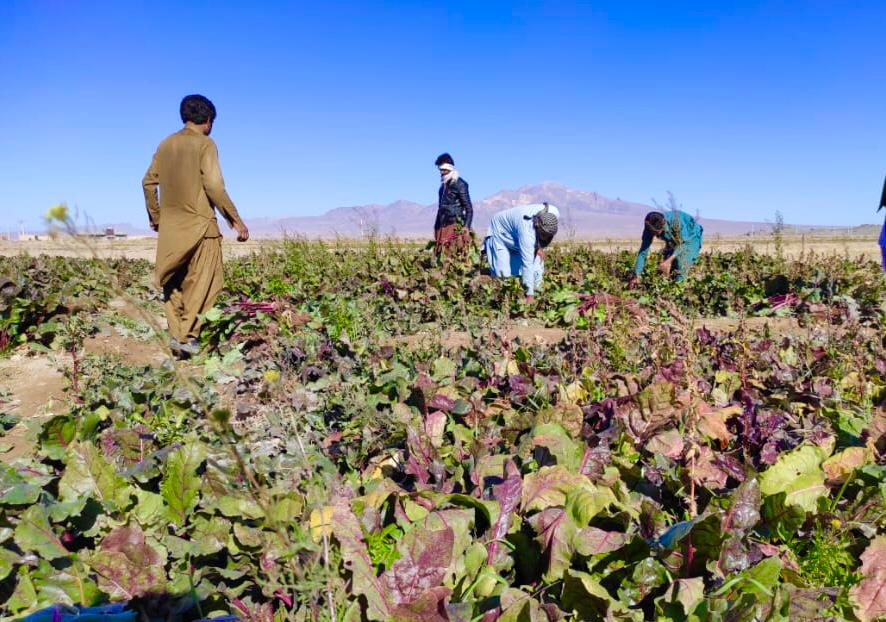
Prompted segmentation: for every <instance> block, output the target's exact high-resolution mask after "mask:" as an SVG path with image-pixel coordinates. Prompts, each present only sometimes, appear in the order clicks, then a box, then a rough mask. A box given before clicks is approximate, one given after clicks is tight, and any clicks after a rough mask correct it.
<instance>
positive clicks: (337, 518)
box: [332, 497, 393, 620]
mask: <svg viewBox="0 0 886 622" xmlns="http://www.w3.org/2000/svg"><path fill="white" fill-rule="evenodd" d="M332 507H333V511H332V534H333V535H334V536H335V539H336V540H338V543H339V547H340V548H341V556H342V560H343V561H342V563H343V564H344V566H345V568H347V569H348V570H349V571H350V572H351V581H352V588H351V590H352V592H353V593H354V594H357V595H363V596H365V597H366V603H367V610H366V614H367V616H368V617H369V619H371V620H387V619H389V617H390V614H391V612H392V610H393V603H392V602H391V600H390V598H389V596H388V593H387V591H386V590H385V586H384V584H383V583H382V582H381V580H380V579H379V578H378V577H376V576H375V569H374V567H373V565H372V559H371V558H370V557H369V552H368V551H367V550H366V543H365V542H364V541H363V532H362V531H361V529H360V523H359V522H358V521H357V518H356V517H355V516H354V513H353V512H352V511H351V507H350V504H349V503H348V500H347V499H344V498H342V497H338V498H336V499H335V501H334V503H333V506H332Z"/></svg>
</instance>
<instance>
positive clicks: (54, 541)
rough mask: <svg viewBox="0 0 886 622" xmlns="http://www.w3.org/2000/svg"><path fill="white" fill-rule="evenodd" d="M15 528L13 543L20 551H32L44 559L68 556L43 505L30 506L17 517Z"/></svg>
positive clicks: (68, 553)
mask: <svg viewBox="0 0 886 622" xmlns="http://www.w3.org/2000/svg"><path fill="white" fill-rule="evenodd" d="M18 520H19V522H18V525H16V527H15V543H16V544H18V545H19V546H20V547H21V548H22V550H25V551H33V552H34V553H37V554H38V555H40V556H41V557H43V558H45V559H49V560H52V559H58V558H60V557H67V556H68V555H70V552H69V551H68V549H66V548H65V546H64V545H63V544H62V541H61V539H60V538H59V537H58V536H57V535H56V533H55V531H53V529H52V526H51V525H50V524H49V513H48V512H47V510H46V507H45V506H43V505H40V504H38V505H32V506H31V507H29V508H28V509H27V510H25V511H24V512H23V513H22V514H21V515H20V516H19V519H18Z"/></svg>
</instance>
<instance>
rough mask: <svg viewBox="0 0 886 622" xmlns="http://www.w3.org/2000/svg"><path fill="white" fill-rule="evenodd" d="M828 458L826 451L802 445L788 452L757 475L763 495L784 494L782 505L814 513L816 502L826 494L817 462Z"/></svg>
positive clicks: (822, 475) (823, 480) (821, 472)
mask: <svg viewBox="0 0 886 622" xmlns="http://www.w3.org/2000/svg"><path fill="white" fill-rule="evenodd" d="M828 455H830V452H829V451H827V450H826V449H823V448H821V447H818V446H815V445H803V446H802V447H799V448H798V449H795V450H793V451H791V452H788V453H786V454H784V455H782V456H780V457H779V458H778V460H777V461H776V462H775V464H773V465H772V466H771V467H769V468H768V469H767V470H766V471H764V472H763V473H762V474H761V475H760V490H761V492H762V493H763V494H764V495H767V496H770V495H777V494H779V493H782V492H783V493H785V504H786V505H795V506H798V507H801V508H803V509H804V510H805V511H807V512H815V510H816V502H817V500H818V499H819V498H820V497H823V496H825V495H827V494H828V488H827V486H825V483H824V482H825V474H824V471H823V470H822V468H821V463H822V462H823V461H824V460H825V459H826V458H827V457H828Z"/></svg>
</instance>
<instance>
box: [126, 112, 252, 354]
mask: <svg viewBox="0 0 886 622" xmlns="http://www.w3.org/2000/svg"><path fill="white" fill-rule="evenodd" d="M179 112H180V114H181V120H182V122H183V123H184V124H185V126H184V127H183V128H182V129H181V130H179V131H178V132H176V133H175V134H172V135H171V136H169V137H167V138H166V139H165V140H164V141H163V142H161V143H160V146H159V147H157V151H156V153H154V157H153V159H152V160H151V165H150V167H149V168H148V171H147V173H145V176H144V179H143V180H142V187H143V189H144V192H145V205H146V207H147V210H148V219H149V220H150V223H151V229H153V230H154V231H156V232H157V234H158V240H157V262H156V267H155V272H154V277H155V282H156V285H157V287H159V288H162V290H163V300H164V302H165V306H166V320H167V324H168V327H169V334H170V337H171V341H170V349H171V350H172V353H173V355H174V356H176V357H178V358H180V359H185V358H188V357H189V356H192V355H194V354H197V353H198V352H199V349H200V345H199V344H200V342H199V340H198V336H199V334H200V316H201V315H203V314H204V313H206V312H207V311H209V309H211V308H212V305H213V304H215V299H216V298H217V297H218V294H219V292H220V291H221V289H222V285H223V284H224V269H223V265H222V244H221V241H222V235H221V231H220V230H219V228H218V222H217V221H216V219H215V210H216V209H217V210H218V211H220V212H221V213H222V216H223V217H224V218H225V220H226V221H227V223H228V225H229V226H230V227H231V228H232V229H234V230H235V231H236V232H237V241H239V242H245V241H246V240H248V239H249V229H247V227H246V225H245V224H244V223H243V220H242V219H241V218H240V214H239V213H237V208H236V207H234V203H233V201H231V197H229V196H228V193H227V192H226V191H225V182H224V179H223V178H222V173H221V168H220V167H219V163H218V148H217V147H216V146H215V142H214V141H213V140H212V139H211V138H209V133H210V132H211V131H212V125H213V123H214V122H215V117H216V110H215V106H214V105H213V104H212V102H211V101H209V100H208V99H207V98H205V97H203V96H202V95H188V96H187V97H185V98H184V99H183V100H182V102H181V106H180V108H179ZM158 190H159V198H158V196H157V195H158Z"/></svg>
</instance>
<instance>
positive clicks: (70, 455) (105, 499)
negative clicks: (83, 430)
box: [58, 442, 133, 513]
mask: <svg viewBox="0 0 886 622" xmlns="http://www.w3.org/2000/svg"><path fill="white" fill-rule="evenodd" d="M65 466H66V468H65V473H64V475H62V478H61V480H60V481H59V483H58V493H59V497H60V498H61V500H62V501H69V502H73V501H78V500H79V499H80V498H81V497H83V496H91V497H93V498H95V500H96V501H98V502H99V503H101V505H102V507H104V508H105V509H106V510H107V511H108V512H112V513H113V512H119V511H121V510H123V509H125V508H126V507H127V506H128V505H129V502H130V497H131V494H132V492H133V489H132V488H131V487H130V486H127V484H126V480H124V479H123V478H122V477H119V476H118V475H117V474H116V472H115V471H114V467H113V466H111V465H110V464H109V463H108V462H107V461H105V459H104V458H103V457H102V455H101V453H100V452H99V450H98V449H96V447H95V446H94V445H91V444H90V443H86V442H78V443H73V444H71V445H70V446H69V447H68V450H67V452H66V453H65Z"/></svg>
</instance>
